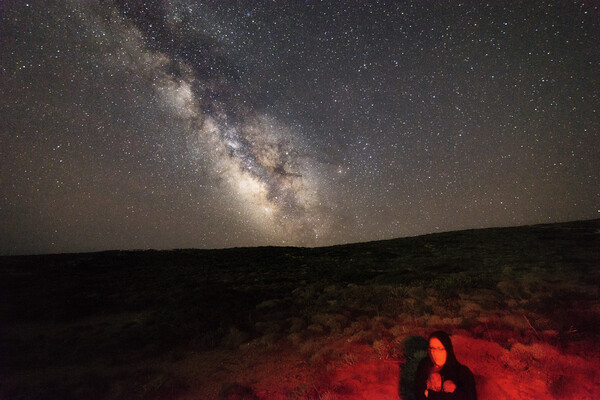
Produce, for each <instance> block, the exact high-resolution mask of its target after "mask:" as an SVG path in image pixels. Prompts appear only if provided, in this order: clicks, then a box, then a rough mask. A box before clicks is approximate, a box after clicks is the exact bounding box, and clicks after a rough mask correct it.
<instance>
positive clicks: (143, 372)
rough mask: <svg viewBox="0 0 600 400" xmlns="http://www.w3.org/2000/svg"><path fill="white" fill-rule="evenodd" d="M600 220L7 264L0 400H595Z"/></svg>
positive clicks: (1, 291)
mask: <svg viewBox="0 0 600 400" xmlns="http://www.w3.org/2000/svg"><path fill="white" fill-rule="evenodd" d="M599 292H600V220H594V221H583V222H573V223H565V224H552V225H536V226H528V227H517V228H498V229H484V230H470V231H461V232H450V233H442V234H435V235H427V236H421V237H415V238H405V239H397V240H388V241H379V242H371V243H361V244H352V245H344V246H334V247H327V248H315V249H304V248H275V247H265V248H244V249H228V250H173V251H133V252H123V251H113V252H102V253H93V254H66V255H45V256H22V257H0V399H11V400H12V399H63V400H67V399H211V398H221V399H225V398H228V399H244V398H245V399H304V398H309V399H379V398H380V399H384V398H387V399H389V398H399V397H400V398H403V399H409V398H411V395H410V383H411V381H412V376H413V374H414V369H415V365H416V363H417V362H418V360H419V359H420V358H422V357H423V356H425V354H426V353H425V351H424V347H423V342H424V339H423V337H426V336H427V334H428V333H429V332H431V331H432V330H434V329H438V328H441V329H445V330H447V331H449V332H451V333H452V334H453V340H454V342H455V347H456V350H457V355H458V357H459V360H461V361H462V362H463V363H465V364H467V365H468V366H469V367H470V368H471V369H472V370H473V372H474V373H475V376H476V381H477V389H478V392H479V395H480V398H483V399H486V398H489V399H536V400H537V399H541V398H556V399H578V400H579V399H593V398H600V383H599V382H600V367H599V365H600V344H599V343H600V334H599V332H600V293H599Z"/></svg>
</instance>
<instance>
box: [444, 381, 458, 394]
mask: <svg viewBox="0 0 600 400" xmlns="http://www.w3.org/2000/svg"><path fill="white" fill-rule="evenodd" d="M443 389H444V392H446V393H454V391H455V390H456V384H455V383H454V382H452V381H451V380H447V381H446V382H444V388H443Z"/></svg>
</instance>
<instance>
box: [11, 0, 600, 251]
mask: <svg viewBox="0 0 600 400" xmlns="http://www.w3.org/2000/svg"><path fill="white" fill-rule="evenodd" d="M0 23H1V25H0V228H1V234H0V254H31V253H59V252H82V251H96V250H105V249H148V248H154V249H173V248H222V247H234V246H257V245H278V246H279V245H292V246H323V245H330V244H338V243H348V242H359V241H370V240H378V239H388V238H395V237H403V236H414V235H420V234H425V233H431V232H439V231H450V230H459V229H467V228H483V227H492V226H512V225H523V224H533V223H550V222H559V221H568V220H579V219H590V218H598V217H599V216H600V210H599V208H600V134H599V133H600V132H599V131H600V10H599V5H598V2H596V1H562V2H547V1H490V2H485V1H473V2H463V3H460V2H458V1H370V2H369V1H337V0H336V1H334V0H331V1H322V2H321V1H227V0H213V1H185V0H180V1H157V2H151V1H145V2H139V1H127V2H125V1H123V2H120V1H117V2H112V1H30V2H27V1H25V0H23V1H4V2H2V3H1V5H0Z"/></svg>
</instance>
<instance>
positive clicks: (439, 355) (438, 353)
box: [429, 337, 448, 367]
mask: <svg viewBox="0 0 600 400" xmlns="http://www.w3.org/2000/svg"><path fill="white" fill-rule="evenodd" d="M447 355H448V354H447V353H446V349H445V348H444V345H443V344H442V342H440V340H439V339H438V338H435V337H432V338H431V339H429V358H431V361H432V362H433V363H434V364H435V365H437V366H438V367H443V366H444V364H446V357H447Z"/></svg>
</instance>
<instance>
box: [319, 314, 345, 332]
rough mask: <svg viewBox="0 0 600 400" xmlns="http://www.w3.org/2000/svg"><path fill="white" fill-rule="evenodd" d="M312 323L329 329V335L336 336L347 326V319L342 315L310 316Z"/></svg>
mask: <svg viewBox="0 0 600 400" xmlns="http://www.w3.org/2000/svg"><path fill="white" fill-rule="evenodd" d="M312 322H313V324H318V325H320V326H324V327H327V328H329V332H330V333H331V334H338V333H342V331H343V330H344V328H345V327H346V326H347V325H348V318H346V317H345V316H344V315H342V314H316V315H313V316H312Z"/></svg>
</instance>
